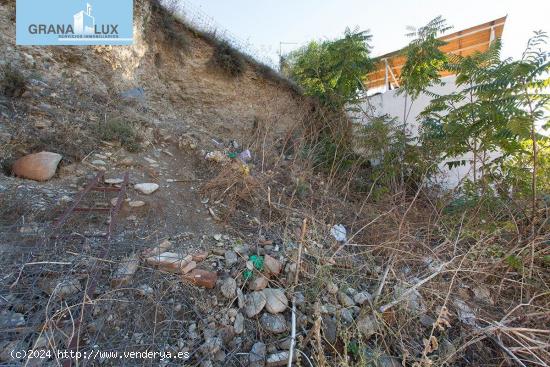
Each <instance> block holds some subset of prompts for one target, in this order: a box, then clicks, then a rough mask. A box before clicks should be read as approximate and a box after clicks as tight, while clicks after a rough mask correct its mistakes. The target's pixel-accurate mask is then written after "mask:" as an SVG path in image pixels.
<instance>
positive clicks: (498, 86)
mask: <svg viewBox="0 0 550 367" xmlns="http://www.w3.org/2000/svg"><path fill="white" fill-rule="evenodd" d="M547 41H548V36H547V34H546V33H545V32H542V31H536V32H535V34H534V36H533V37H532V38H530V39H529V41H528V42H527V47H526V49H525V51H524V52H523V55H522V57H521V59H520V60H517V61H510V60H507V61H505V62H504V63H503V64H502V66H501V67H500V68H499V73H498V75H497V77H495V79H494V81H493V82H492V83H489V84H488V85H487V86H486V88H488V89H490V90H491V91H492V93H494V95H495V96H496V99H497V105H498V106H499V108H501V109H503V110H504V112H505V113H506V114H507V115H508V124H507V126H508V128H509V130H510V131H511V132H512V133H513V134H514V135H515V136H516V137H517V138H518V139H520V140H522V141H527V140H528V141H529V143H530V148H531V149H530V151H529V152H528V154H529V155H530V156H531V206H532V214H531V215H532V218H531V219H532V223H533V224H534V223H535V220H536V212H537V175H538V156H539V144H540V141H545V142H546V141H547V140H548V137H547V136H545V135H542V134H540V132H539V131H538V129H537V124H538V123H540V124H541V125H544V126H545V127H549V125H550V123H549V120H548V118H549V117H548V110H549V108H550V94H549V93H548V89H549V88H550V53H549V52H548V51H547V50H544V49H543V47H544V46H546V45H547ZM515 153H516V154H525V150H523V149H518V150H517V152H515ZM533 228H534V227H533Z"/></svg>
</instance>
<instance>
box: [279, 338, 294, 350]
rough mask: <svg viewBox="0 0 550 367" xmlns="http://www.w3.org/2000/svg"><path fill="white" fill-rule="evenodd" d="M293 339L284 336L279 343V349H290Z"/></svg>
mask: <svg viewBox="0 0 550 367" xmlns="http://www.w3.org/2000/svg"><path fill="white" fill-rule="evenodd" d="M291 341H292V340H291V339H290V338H284V339H283V340H281V341H280V342H279V344H277V346H278V347H279V349H282V350H289V349H290V343H291Z"/></svg>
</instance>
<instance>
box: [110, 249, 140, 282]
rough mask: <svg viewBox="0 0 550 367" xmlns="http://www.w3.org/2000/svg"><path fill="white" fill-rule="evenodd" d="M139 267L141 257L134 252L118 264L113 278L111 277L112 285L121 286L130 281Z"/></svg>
mask: <svg viewBox="0 0 550 367" xmlns="http://www.w3.org/2000/svg"><path fill="white" fill-rule="evenodd" d="M138 267H139V257H138V256H137V254H133V255H131V256H128V257H126V258H124V259H123V260H122V261H121V262H120V265H119V266H118V268H117V270H116V271H115V273H114V274H113V278H112V279H111V286H112V287H121V286H125V285H127V284H128V283H130V281H131V280H132V277H133V276H134V274H135V273H136V271H137V269H138Z"/></svg>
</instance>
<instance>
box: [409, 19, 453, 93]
mask: <svg viewBox="0 0 550 367" xmlns="http://www.w3.org/2000/svg"><path fill="white" fill-rule="evenodd" d="M451 28H452V27H450V26H448V25H447V24H446V20H445V19H443V18H442V17H441V16H438V17H436V18H434V19H432V20H431V21H429V22H428V24H426V25H425V26H423V27H420V28H418V29H417V30H414V29H413V28H410V30H411V32H410V33H409V34H408V35H407V36H409V37H414V39H413V40H412V41H411V42H410V43H409V45H408V46H407V47H406V48H405V56H406V58H407V60H406V61H405V65H404V66H403V69H402V70H401V83H402V86H401V89H400V92H401V93H407V94H408V95H410V96H411V98H412V99H413V100H414V99H416V98H417V97H418V96H419V95H420V93H422V92H423V91H425V90H427V88H428V87H430V86H432V85H437V84H441V77H440V72H441V71H443V70H444V68H445V66H446V64H447V55H445V53H443V52H442V51H441V49H440V48H441V46H444V45H445V44H446V43H445V42H444V41H442V40H440V39H439V38H438V37H440V36H441V35H442V34H443V33H445V32H446V31H448V30H449V29H451Z"/></svg>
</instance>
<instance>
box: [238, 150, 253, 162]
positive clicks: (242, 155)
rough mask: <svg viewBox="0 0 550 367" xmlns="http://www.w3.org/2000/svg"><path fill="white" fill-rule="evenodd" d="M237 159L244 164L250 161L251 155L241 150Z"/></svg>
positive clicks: (247, 151)
mask: <svg viewBox="0 0 550 367" xmlns="http://www.w3.org/2000/svg"><path fill="white" fill-rule="evenodd" d="M238 158H239V159H240V160H241V161H243V162H244V163H248V161H250V160H251V159H252V154H251V153H250V150H248V149H247V150H243V151H242V152H240V153H239V155H238Z"/></svg>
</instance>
